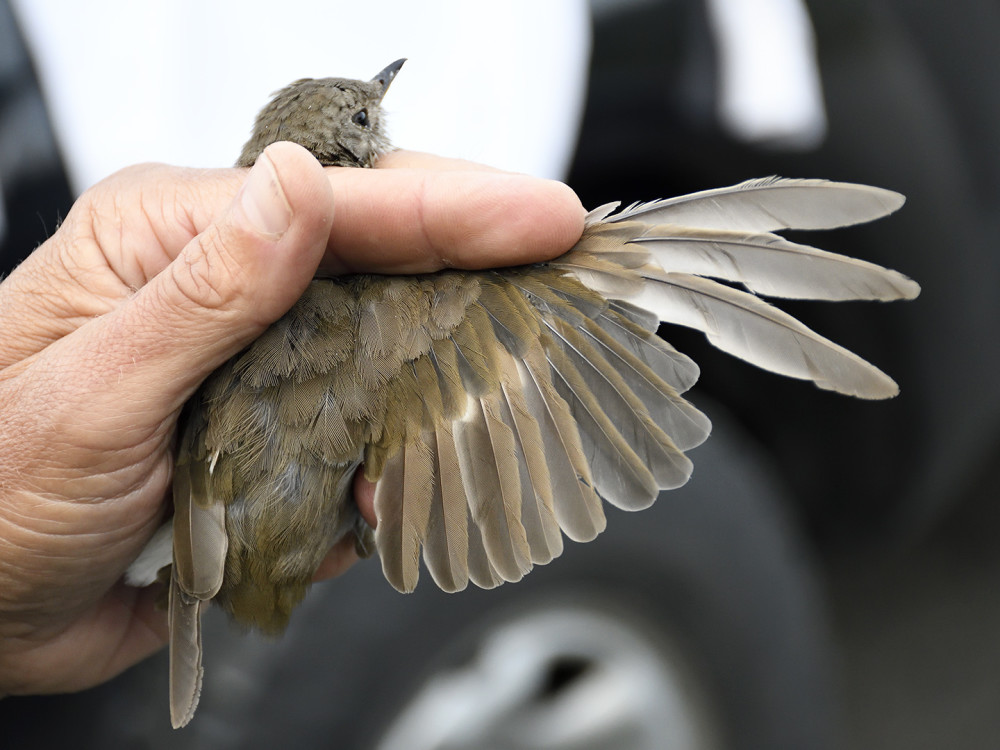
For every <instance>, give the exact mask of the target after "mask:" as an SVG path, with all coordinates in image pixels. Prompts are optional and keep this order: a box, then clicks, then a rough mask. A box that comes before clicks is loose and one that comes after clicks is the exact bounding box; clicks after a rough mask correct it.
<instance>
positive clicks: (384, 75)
mask: <svg viewBox="0 0 1000 750" xmlns="http://www.w3.org/2000/svg"><path fill="white" fill-rule="evenodd" d="M405 62H406V58H405V57H403V58H400V59H399V60H396V62H394V63H389V64H388V65H386V66H385V68H383V69H382V70H380V71H379V72H378V73H376V74H375V77H374V78H372V83H380V84H382V96H385V92H386V91H388V90H389V84H390V83H392V79H393V78H395V77H396V73H398V72H399V69H400V68H402V67H403V63H405ZM382 96H380V97H379V99H378V100H379V101H382Z"/></svg>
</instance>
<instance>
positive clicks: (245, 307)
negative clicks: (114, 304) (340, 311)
mask: <svg viewBox="0 0 1000 750" xmlns="http://www.w3.org/2000/svg"><path fill="white" fill-rule="evenodd" d="M332 222H333V192H332V190H331V188H330V184H329V181H328V180H327V178H326V175H325V173H324V171H323V168H322V167H321V166H320V165H319V163H318V162H317V161H316V160H315V159H314V158H313V157H312V156H311V155H310V154H309V153H308V152H307V151H305V149H303V148H301V147H299V146H295V145H293V144H290V143H277V144H274V145H272V146H270V147H269V148H268V149H267V150H266V151H264V153H263V154H262V155H261V156H260V157H259V158H258V160H257V163H256V165H255V166H254V167H253V168H252V169H251V170H250V173H249V175H248V176H247V179H246V182H245V183H244V184H243V186H242V188H241V189H240V190H239V192H238V193H237V194H236V196H235V198H234V199H233V201H232V202H231V204H230V205H229V207H228V208H227V209H226V210H225V211H224V212H223V213H222V214H221V215H220V216H219V217H218V218H217V219H216V220H215V221H214V222H213V223H212V224H211V225H210V226H209V227H208V228H207V229H206V230H205V231H203V232H202V233H200V234H199V235H198V236H196V237H195V238H194V239H193V240H192V241H191V242H190V243H189V244H188V245H187V246H186V247H185V248H184V249H183V250H182V251H181V253H180V254H179V255H178V256H177V257H176V258H175V259H174V260H173V261H172V262H171V263H170V264H169V265H167V266H166V268H164V269H163V271H161V272H160V273H159V274H157V275H156V276H155V277H154V278H153V279H151V280H150V281H149V283H147V284H146V285H145V286H144V287H142V288H141V289H140V290H139V291H138V292H137V293H136V294H135V295H133V296H132V297H131V298H129V299H128V300H127V301H126V302H125V303H124V304H123V305H121V306H120V307H119V308H118V309H116V310H115V311H113V312H111V313H109V314H108V315H105V316H103V317H102V318H100V319H99V320H98V321H94V322H95V323H99V324H100V325H98V326H94V327H93V328H92V327H91V326H85V327H84V328H81V329H79V330H78V331H77V332H76V333H78V334H85V338H86V339H90V340H89V341H74V342H73V345H74V346H84V347H86V349H87V351H91V352H94V351H98V352H100V353H101V357H100V361H99V362H93V355H91V357H90V358H89V359H90V361H91V362H93V364H94V367H93V368H90V370H89V371H90V373H92V377H95V378H99V379H101V380H103V382H105V383H106V382H107V378H108V377H109V376H113V377H114V378H115V380H117V387H116V388H115V389H113V390H114V391H115V394H114V397H115V399H122V398H128V399H131V403H133V404H136V403H138V404H140V405H145V406H146V407H147V408H148V409H149V410H150V412H151V413H150V414H149V416H150V417H153V419H156V417H157V416H159V417H160V418H162V417H163V416H166V415H167V414H169V413H170V412H171V411H173V410H174V409H177V408H179V407H180V406H181V405H182V404H183V402H184V401H185V400H187V398H188V397H189V396H190V395H191V394H192V393H193V392H194V390H195V389H196V388H197V386H198V384H199V383H200V382H201V381H202V380H204V378H205V377H207V376H208V375H209V374H210V373H211V372H212V371H213V370H214V369H216V368H217V367H218V366H220V365H221V364H222V363H223V362H225V361H226V360H227V359H228V358H229V357H231V356H232V355H234V354H236V353H237V352H238V351H239V350H240V349H242V348H243V347H244V346H246V345H247V344H248V343H249V342H250V341H252V340H253V339H254V338H256V337H257V336H258V335H260V333H262V332H263V330H264V329H265V328H266V327H267V326H268V325H270V324H271V323H272V322H274V321H275V320H277V319H278V318H279V317H281V315H282V314H284V313H285V312H286V311H287V310H288V309H289V308H290V307H291V306H292V305H293V304H294V303H295V301H296V300H297V299H298V298H299V297H300V296H301V294H302V292H303V291H304V290H305V288H306V286H307V285H308V283H309V281H310V280H311V279H312V277H313V274H314V272H315V270H316V267H317V265H318V264H319V261H320V259H321V257H322V256H323V252H324V250H325V248H326V245H327V242H328V240H329V235H330V228H331V225H332ZM68 338H70V339H72V338H76V337H75V336H70V337H68ZM95 338H96V339H98V340H97V341H96V342H95V341H94V339H95ZM64 341H66V340H65V339H64ZM109 395H111V394H109ZM119 410H120V409H119ZM157 412H158V414H157ZM123 416H124V415H123ZM131 416H132V418H133V419H134V417H135V416H136V414H135V412H134V411H133V413H132V415H131Z"/></svg>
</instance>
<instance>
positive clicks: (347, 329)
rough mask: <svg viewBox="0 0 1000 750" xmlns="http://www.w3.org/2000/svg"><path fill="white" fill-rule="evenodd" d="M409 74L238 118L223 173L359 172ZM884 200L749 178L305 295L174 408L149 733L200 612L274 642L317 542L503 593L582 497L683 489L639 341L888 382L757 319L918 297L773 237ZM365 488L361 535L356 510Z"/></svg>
mask: <svg viewBox="0 0 1000 750" xmlns="http://www.w3.org/2000/svg"><path fill="white" fill-rule="evenodd" d="M404 62H405V60H397V61H396V62H394V63H392V64H390V65H389V66H387V67H386V68H385V69H384V70H382V71H380V72H379V73H378V74H377V75H376V76H375V77H374V78H372V79H371V80H368V81H361V80H353V79H343V78H322V79H310V78H303V79H300V80H297V81H295V82H293V83H291V84H289V85H288V86H286V87H285V88H283V89H281V90H279V91H277V92H276V93H275V94H273V97H272V99H271V100H270V101H269V102H268V104H266V105H265V107H264V108H263V109H262V110H261V111H260V113H259V114H258V115H257V118H256V120H255V123H254V125H253V130H252V134H251V136H250V138H249V140H248V141H247V142H246V144H245V146H244V147H243V149H242V152H241V154H240V156H239V159H238V161H237V166H241V167H248V166H251V165H252V164H253V163H254V162H255V160H256V159H257V157H258V156H259V155H260V154H261V152H262V151H263V150H264V148H265V147H267V146H268V145H269V144H271V143H273V142H276V141H292V142H294V143H298V144H300V145H301V146H303V147H305V148H306V149H308V150H309V151H310V152H311V153H312V154H313V155H314V156H315V157H316V159H317V160H318V161H319V162H320V163H321V164H323V165H326V166H346V167H358V168H368V167H371V166H373V164H374V163H375V162H376V161H377V159H378V158H379V156H381V155H382V154H384V153H386V152H387V151H389V150H390V149H391V148H392V146H391V144H390V141H389V138H388V136H387V135H386V132H385V131H386V128H385V118H384V116H383V112H382V107H381V103H382V99H383V97H384V96H385V94H386V92H387V90H388V88H389V85H390V84H391V83H392V81H393V79H394V78H395V77H396V74H397V73H398V72H399V70H400V68H401V67H402V65H403V63H404ZM903 202H904V198H903V196H902V195H900V194H899V193H896V192H894V191H891V190H887V189H883V188H876V187H870V186H866V185H858V184H851V183H844V182H834V181H826V180H819V179H786V178H778V177H767V178H763V179H753V180H748V181H746V182H742V183H740V184H737V185H734V186H731V187H725V188H720V189H712V190H705V191H701V192H696V193H692V194H689V195H683V196H679V197H674V198H667V199H659V200H653V201H651V202H646V203H635V204H632V205H630V206H627V207H625V208H622V207H621V206H620V205H619V204H616V203H611V204H607V205H604V206H600V207H598V208H596V209H594V210H592V211H590V213H589V214H587V216H586V219H585V228H584V231H583V234H582V236H581V238H580V240H579V241H578V242H577V243H576V244H575V246H574V247H572V248H571V249H570V250H569V251H567V252H566V253H565V254H563V255H561V256H559V257H557V258H555V259H553V260H550V261H547V262H542V263H534V264H530V265H521V266H515V267H509V268H494V269H485V270H478V271H463V270H456V269H445V270H441V271H438V272H436V273H427V274H418V275H410V276H385V275H376V274H355V275H347V276H338V277H333V278H319V277H318V278H315V279H314V280H312V281H311V282H310V284H309V286H308V288H307V289H306V291H305V292H304V294H303V295H302V297H301V298H300V299H299V300H298V302H296V303H295V305H294V306H293V307H292V308H291V309H290V310H289V311H288V312H287V313H286V314H285V315H284V316H283V317H282V318H280V319H279V320H278V321H277V322H275V323H274V324H273V325H271V326H270V327H269V328H268V329H267V330H266V331H265V332H264V333H263V334H262V335H261V336H260V337H259V338H258V339H257V340H256V341H254V342H253V343H251V344H250V345H249V346H247V347H246V348H245V349H244V350H243V351H242V352H240V353H239V354H237V355H236V356H234V357H233V358H232V359H230V360H229V361H228V362H226V363H225V364H224V365H223V366H221V367H220V368H219V369H218V370H217V371H215V372H214V373H213V374H212V375H211V376H210V377H209V378H208V379H207V380H206V381H205V382H204V383H203V384H202V385H201V387H200V388H199V390H198V391H197V392H196V393H195V395H194V396H193V397H192V398H191V399H190V400H189V402H188V403H187V404H186V406H185V408H184V410H183V413H182V416H181V427H180V431H181V436H180V441H179V448H178V455H177V459H176V465H175V474H174V480H173V500H174V515H173V519H172V523H171V524H170V525H169V526H165V527H164V529H162V530H161V532H158V534H157V537H158V540H157V539H156V538H154V542H153V543H151V544H150V546H149V547H148V548H147V549H148V550H154V549H159V550H160V551H159V552H148V553H143V555H141V556H140V560H139V561H137V562H136V564H135V565H133V568H132V569H130V571H129V575H128V576H127V578H128V579H129V580H130V582H132V583H135V584H136V585H141V584H142V583H145V582H148V579H149V577H150V576H149V574H148V573H143V572H138V571H140V570H144V569H146V568H149V567H150V565H149V560H148V559H146V560H145V561H144V562H142V561H143V559H144V556H145V557H146V558H149V557H150V556H152V557H154V558H157V559H159V558H162V557H163V556H164V555H163V550H164V548H166V549H167V550H168V552H167V560H166V561H165V562H166V563H167V564H166V565H164V566H163V567H159V568H158V565H159V563H157V564H154V565H153V566H152V567H153V569H157V568H158V569H159V574H160V577H161V579H164V580H167V581H168V604H167V609H168V623H169V631H170V644H169V648H170V656H169V663H170V667H169V670H170V675H169V676H170V715H171V722H172V724H173V726H174V727H182V726H184V725H186V724H187V723H188V722H189V721H190V720H191V719H192V717H193V716H194V713H195V709H196V708H197V705H198V701H199V696H200V692H201V682H202V674H203V670H202V643H201V617H202V612H203V610H204V608H205V606H206V605H207V604H208V603H209V602H212V603H214V604H216V605H218V606H221V607H222V608H223V609H224V610H225V611H226V612H228V613H229V615H230V616H231V617H232V619H234V620H235V621H236V622H237V623H239V624H241V625H243V626H246V627H249V628H254V629H257V630H260V631H262V632H264V633H267V634H273V635H276V634H280V633H281V632H282V631H283V630H284V628H285V627H286V625H287V623H288V620H289V617H290V615H291V613H292V610H293V609H294V608H295V606H296V605H297V604H298V603H299V602H300V601H301V600H302V598H303V597H304V596H305V593H306V590H307V588H308V587H309V583H310V581H311V579H312V577H313V575H314V572H315V570H316V568H317V567H318V565H319V563H320V561H321V560H322V558H323V557H324V556H325V554H326V553H327V551H328V550H329V549H330V547H331V546H333V544H335V543H336V542H337V541H339V540H340V539H342V538H344V537H353V539H354V544H355V547H356V549H357V550H358V552H359V554H361V555H363V556H368V555H370V554H372V553H373V552H376V553H377V554H378V556H379V558H380V559H381V563H382V569H383V572H384V575H385V578H386V579H387V580H388V582H389V583H390V584H391V585H392V586H393V587H395V588H396V589H398V590H399V591H401V592H410V591H412V590H413V589H414V587H415V586H416V585H417V581H418V577H419V574H420V568H421V565H420V560H421V557H422V558H423V561H424V566H425V567H426V569H427V572H428V573H429V574H430V576H431V578H432V579H433V581H434V583H435V584H436V585H437V586H439V587H440V588H441V589H443V590H445V591H448V592H455V591H460V590H462V589H464V588H466V587H467V585H468V584H469V583H470V582H472V583H473V584H474V585H476V586H480V587H483V588H492V587H494V586H498V585H500V584H501V583H504V582H513V581H518V580H520V579H521V578H522V577H523V576H524V575H526V574H527V573H528V572H529V571H530V570H531V569H532V568H533V566H535V565H543V564H547V563H549V562H551V561H552V560H553V559H554V558H556V557H558V556H559V555H560V553H561V552H562V549H563V536H564V535H565V536H566V537H568V538H569V539H571V540H573V541H577V542H586V541H589V540H592V539H594V538H595V537H596V536H597V535H598V534H599V533H600V532H601V531H602V530H603V529H604V527H605V523H606V521H605V515H604V510H603V503H604V502H607V503H610V504H611V505H613V506H615V507H618V508H623V509H625V510H630V511H638V510H642V509H644V508H647V507H649V506H650V505H651V504H652V503H653V501H654V500H655V499H656V497H657V495H658V494H659V492H660V491H661V490H665V489H673V488H677V487H680V486H681V485H683V484H684V483H685V482H686V481H687V480H688V478H689V477H690V475H691V472H692V463H691V461H690V459H689V458H688V456H687V455H686V452H687V451H688V450H690V449H691V448H694V447H696V446H697V445H699V444H701V443H702V442H703V441H704V440H705V439H706V438H707V437H708V436H709V433H710V431H711V423H710V421H709V419H708V417H707V416H706V415H704V414H703V413H702V412H701V411H700V410H699V409H698V408H696V407H695V406H694V405H693V404H692V403H691V402H690V401H688V400H687V398H685V395H684V394H685V393H686V392H687V391H688V390H689V389H690V388H691V387H692V386H693V385H694V384H695V382H696V380H697V379H698V376H699V368H698V366H697V364H695V362H694V361H692V360H691V359H690V358H689V357H687V356H686V355H684V354H682V353H681V352H679V351H678V350H676V349H675V348H673V347H672V346H671V345H670V344H668V343H667V342H666V341H665V340H664V339H663V338H660V337H659V336H658V335H657V331H658V327H659V325H660V323H661V321H663V322H667V323H670V324H676V325H681V326H686V327H689V328H693V329H695V330H699V331H702V332H703V333H704V334H705V335H706V337H707V338H708V340H709V341H710V342H711V343H712V344H713V345H715V346H716V347H718V348H719V349H721V350H723V351H725V352H728V353H729V354H732V355H734V356H735V357H737V358H740V359H743V360H746V361H747V362H749V363H751V364H754V365H756V366H758V367H761V368H763V369H765V370H770V371H772V372H775V373H778V374H780V375H785V376H788V377H791V378H798V379H803V380H808V381H812V382H813V383H814V384H815V385H816V386H818V387H819V388H822V389H826V390H830V391H835V392H838V393H842V394H845V395H849V396H854V397H858V398H862V399H885V398H890V397H893V396H895V395H897V393H898V387H897V385H896V383H895V382H894V381H893V380H892V379H891V378H890V377H889V376H888V375H886V374H885V373H883V372H882V371H880V370H879V369H878V368H876V367H875V366H873V365H871V364H869V363H868V362H866V361H865V360H863V359H861V358H860V357H858V356H857V355H855V354H853V353H851V352H850V351H848V350H847V349H844V348H843V347H841V346H839V345H837V344H835V343H833V342H832V341H829V340H828V339H826V338H824V337H823V336H821V335H820V334H818V333H816V332H814V331H812V330H811V329H809V328H807V327H806V326H805V325H803V324H802V323H800V322H799V321H798V320H796V319H795V318H793V317H791V316H790V315H788V314H786V313H785V312H783V311H781V310H780V309H779V308H778V307H776V306H774V305H772V304H771V303H770V302H768V301H765V299H763V298H764V297H771V298H779V299H817V300H838V301H839V300H879V301H890V300H909V299H913V298H915V297H916V296H917V295H918V294H919V292H920V287H919V285H918V284H917V283H916V282H914V281H913V280H911V279H909V278H908V277H906V276H904V275H903V274H901V273H899V272H897V271H893V270H889V269H886V268H883V267H881V266H878V265H875V264H873V263H869V262H866V261H863V260H858V259H854V258H849V257H847V256H843V255H838V254H835V253H831V252H826V251H823V250H819V249H816V248H813V247H810V246H807V245H803V244H799V243H797V242H792V241H791V240H789V239H786V238H785V237H784V236H782V235H781V234H779V232H781V231H783V230H787V229H796V230H825V229H832V228H835V227H841V226H848V225H853V224H859V223H863V222H868V221H872V220H874V219H878V218H881V217H883V216H886V215H888V214H890V213H892V212H894V211H896V210H897V209H898V208H900V207H901V206H902V204H903ZM358 470H362V471H363V472H364V475H365V476H366V477H367V478H368V479H370V480H372V481H375V482H376V488H375V502H374V507H375V515H376V518H377V524H376V527H375V529H374V530H373V529H372V528H371V527H370V526H369V525H368V524H367V523H366V522H365V520H364V519H363V518H362V517H361V514H360V513H359V511H358V508H357V506H356V505H355V503H354V500H353V494H352V480H353V477H354V475H355V473H356V472H357V471H358Z"/></svg>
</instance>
